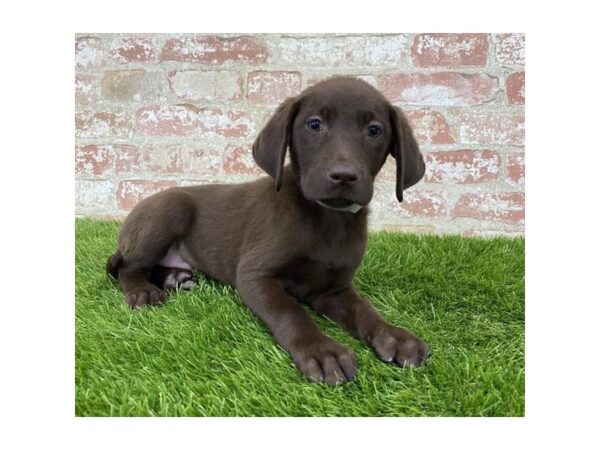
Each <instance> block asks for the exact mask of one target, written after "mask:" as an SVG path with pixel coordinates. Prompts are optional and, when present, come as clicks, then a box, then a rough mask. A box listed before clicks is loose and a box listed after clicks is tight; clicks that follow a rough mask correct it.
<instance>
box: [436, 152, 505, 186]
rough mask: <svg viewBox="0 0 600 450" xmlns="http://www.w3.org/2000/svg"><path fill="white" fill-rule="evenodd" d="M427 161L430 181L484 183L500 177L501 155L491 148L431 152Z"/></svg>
mask: <svg viewBox="0 0 600 450" xmlns="http://www.w3.org/2000/svg"><path fill="white" fill-rule="evenodd" d="M425 163H426V166H427V171H426V173H425V181H426V182H428V183H454V184H469V183H482V182H485V181H492V180H496V179H497V178H498V172H499V169H500V167H499V166H500V156H499V155H498V153H497V152H494V151H490V150H458V151H446V152H429V153H426V154H425Z"/></svg>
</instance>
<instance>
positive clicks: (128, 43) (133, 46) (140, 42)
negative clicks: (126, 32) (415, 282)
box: [110, 36, 158, 64]
mask: <svg viewBox="0 0 600 450" xmlns="http://www.w3.org/2000/svg"><path fill="white" fill-rule="evenodd" d="M110 54H111V56H112V57H113V59H115V60H116V61H118V62H119V63H122V64H127V63H156V62H158V54H157V51H156V48H155V47H154V43H153V42H152V39H150V38H148V37H143V36H128V37H121V38H118V39H115V40H114V41H113V42H112V44H111V46H110Z"/></svg>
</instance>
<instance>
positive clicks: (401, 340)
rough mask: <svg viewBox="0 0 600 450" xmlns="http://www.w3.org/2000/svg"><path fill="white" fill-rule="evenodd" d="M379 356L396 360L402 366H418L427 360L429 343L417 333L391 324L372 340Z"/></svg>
mask: <svg viewBox="0 0 600 450" xmlns="http://www.w3.org/2000/svg"><path fill="white" fill-rule="evenodd" d="M372 346H373V348H374V349H375V351H376V352H377V355H378V356H379V358H381V359H382V360H383V361H385V362H395V363H396V364H398V365H399V366H400V367H417V366H420V365H422V364H424V363H425V362H426V361H427V358H428V355H429V351H428V349H427V345H425V343H424V342H422V341H421V340H420V339H419V338H417V337H416V336H415V335H413V334H412V333H410V332H409V331H407V330H404V329H402V328H397V327H393V326H390V327H389V328H386V329H385V330H383V331H382V332H381V333H379V334H378V335H377V336H376V337H375V338H374V339H373V341H372Z"/></svg>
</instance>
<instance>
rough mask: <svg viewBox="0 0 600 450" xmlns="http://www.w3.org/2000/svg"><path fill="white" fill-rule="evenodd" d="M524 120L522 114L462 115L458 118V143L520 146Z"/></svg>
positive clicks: (523, 131)
mask: <svg viewBox="0 0 600 450" xmlns="http://www.w3.org/2000/svg"><path fill="white" fill-rule="evenodd" d="M524 120H525V118H524V116H523V114H498V113H493V112H477V113H463V114H461V115H460V117H459V122H460V123H459V135H460V142H461V143H463V144H482V145H488V144H498V145H518V146H522V145H524V143H525V123H524Z"/></svg>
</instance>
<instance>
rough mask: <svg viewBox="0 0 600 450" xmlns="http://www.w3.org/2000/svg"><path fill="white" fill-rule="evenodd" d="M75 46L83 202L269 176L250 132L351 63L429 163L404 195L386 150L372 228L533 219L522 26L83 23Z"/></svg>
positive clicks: (500, 228) (497, 227)
mask: <svg viewBox="0 0 600 450" xmlns="http://www.w3.org/2000/svg"><path fill="white" fill-rule="evenodd" d="M75 53H76V54H75V87H76V89H75V94H76V95H75V106H76V115H75V126H76V129H75V144H76V149H75V152H74V155H73V156H74V159H75V161H74V163H75V164H74V165H75V172H76V189H77V192H76V203H75V205H76V213H77V214H80V215H88V216H96V217H111V216H112V217H124V215H125V214H126V213H127V211H129V210H130V209H131V208H132V207H133V206H134V205H135V204H136V202H138V201H139V200H140V199H141V198H144V197H146V196H147V195H150V194H151V193H152V192H155V191H157V190H162V189H165V188H167V187H169V186H175V185H191V184H202V183H207V182H224V183H234V182H243V181H248V180H253V179H256V178H258V177H259V176H263V177H267V175H265V174H264V173H263V172H262V171H261V170H260V168H258V167H257V166H256V164H255V163H254V161H253V159H252V143H253V140H254V138H255V137H256V134H257V133H258V132H259V131H260V128H261V127H262V126H263V125H264V124H265V123H266V120H267V119H268V118H269V116H270V115H271V114H272V113H273V111H274V110H275V109H276V107H277V105H279V103H280V102H281V100H282V99H283V98H284V97H286V96H292V95H296V93H297V92H299V90H300V89H302V88H304V87H307V86H310V85H312V84H313V83H314V82H315V81H317V80H321V79H324V78H328V77H331V76H333V75H340V74H349V75H352V76H357V77H359V78H361V79H363V80H365V81H367V82H368V83H370V84H372V85H374V86H376V87H377V88H378V89H381V90H382V92H384V94H385V95H386V96H388V98H389V99H390V100H391V101H392V102H393V103H394V104H395V105H397V106H399V107H401V108H402V109H403V110H404V111H405V114H406V116H407V118H408V120H409V121H410V122H411V123H412V125H413V127H414V132H415V135H416V137H417V140H418V141H419V144H420V145H421V148H422V149H423V151H424V154H425V155H426V158H427V163H428V167H427V175H426V177H425V179H424V180H422V181H421V182H420V183H419V184H418V185H416V186H414V187H411V188H410V189H408V190H407V191H406V192H405V198H406V200H405V202H404V203H402V204H399V203H398V201H397V199H396V196H395V178H396V165H395V160H394V159H392V158H388V162H387V163H386V165H385V167H384V170H382V173H381V174H380V175H379V176H378V178H377V180H376V183H375V195H374V198H373V200H372V202H371V204H370V206H369V209H370V211H371V214H370V217H369V225H370V227H371V228H372V229H382V228H383V229H388V230H394V231H401V232H402V231H408V232H435V233H459V234H465V235H472V236H488V235H496V234H505V235H518V234H522V233H523V231H524V224H523V218H524V195H523V191H524V185H525V175H524V174H525V166H524V153H523V152H524V149H523V148H522V146H523V145H524V137H525V135H524V128H525V125H524V101H525V99H524V96H523V93H524V92H523V83H524V79H525V72H524V63H525V59H524V58H525V52H524V36H523V35H513V34H498V35H484V34H460V35H454V34H441V35H424V34H419V35H416V34H415V35H409V34H401V35H400V34H395V35H377V34H370V35H369V34H363V35H276V34H261V35H245V36H240V35H221V36H211V35H158V34H156V35H123V34H118V35H116V34H115V35H113V34H107V35H78V36H76V44H75Z"/></svg>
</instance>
